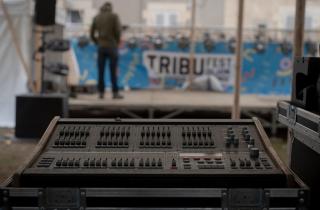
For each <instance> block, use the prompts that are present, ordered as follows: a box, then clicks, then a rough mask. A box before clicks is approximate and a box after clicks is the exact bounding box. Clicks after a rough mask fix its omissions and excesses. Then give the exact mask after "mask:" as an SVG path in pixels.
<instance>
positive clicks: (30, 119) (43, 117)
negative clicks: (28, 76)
mask: <svg viewBox="0 0 320 210" xmlns="http://www.w3.org/2000/svg"><path fill="white" fill-rule="evenodd" d="M55 116H60V117H68V98H67V96H66V95H60V94H52V95H51V94H50V95H49V94H42V95H36V94H34V95H33V94H32V95H31V94H30V95H19V96H17V97H16V129H15V135H16V137H18V138H40V137H41V136H42V135H43V133H44V131H45V130H46V128H47V127H48V125H49V123H50V121H51V120H52V118H53V117H55Z"/></svg>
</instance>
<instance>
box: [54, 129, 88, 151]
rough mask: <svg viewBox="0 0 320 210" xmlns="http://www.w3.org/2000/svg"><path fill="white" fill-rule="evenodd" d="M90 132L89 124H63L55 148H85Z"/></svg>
mask: <svg viewBox="0 0 320 210" xmlns="http://www.w3.org/2000/svg"><path fill="white" fill-rule="evenodd" d="M89 134H90V127H89V126H63V127H62V128H61V130H60V132H59V135H58V137H57V139H56V140H55V141H54V146H53V147H55V148H84V147H86V145H87V139H88V137H89Z"/></svg>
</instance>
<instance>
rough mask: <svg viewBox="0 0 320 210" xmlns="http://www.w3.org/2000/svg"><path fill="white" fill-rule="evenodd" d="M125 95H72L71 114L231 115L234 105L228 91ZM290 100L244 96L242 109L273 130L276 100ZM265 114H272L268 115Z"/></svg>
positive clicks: (132, 92)
mask: <svg viewBox="0 0 320 210" xmlns="http://www.w3.org/2000/svg"><path fill="white" fill-rule="evenodd" d="M122 94H123V95H124V99H123V100H112V98H111V94H110V93H106V95H105V98H104V99H103V100H101V99H98V95H97V94H90V95H86V94H79V95H78V96H77V98H70V100H69V105H70V106H69V109H70V112H71V113H81V112H87V113H88V112H91V113H96V114H97V113H99V112H100V113H102V112H109V113H119V114H120V113H121V114H122V116H123V115H125V116H126V117H131V118H144V117H148V118H179V116H181V115H183V114H184V113H191V112H202V113H210V112H220V113H225V114H226V115H230V113H231V110H232V106H233V95H232V94H226V93H212V92H200V91H178V90H136V91H125V92H122ZM288 99H289V97H288V96H260V95H242V96H241V98H240V105H241V112H242V115H244V116H245V117H253V116H257V115H258V117H259V118H260V119H261V120H262V121H263V123H264V125H265V126H266V127H269V126H270V128H271V129H272V130H273V132H272V133H274V132H276V128H277V125H276V105H277V101H279V100H288ZM159 113H161V114H159ZM266 115H269V116H267V117H265V116H266ZM262 116H264V117H263V118H262ZM80 117H81V116H80ZM264 118H265V119H264Z"/></svg>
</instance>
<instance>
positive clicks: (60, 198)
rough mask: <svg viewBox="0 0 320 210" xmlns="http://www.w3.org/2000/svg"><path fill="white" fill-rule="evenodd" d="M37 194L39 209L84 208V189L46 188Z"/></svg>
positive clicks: (74, 209)
mask: <svg viewBox="0 0 320 210" xmlns="http://www.w3.org/2000/svg"><path fill="white" fill-rule="evenodd" d="M38 194H39V200H38V202H39V207H40V208H39V209H40V210H62V209H63V210H65V209H69V210H78V209H81V210H84V209H85V206H86V196H85V191H81V190H80V189H76V188H46V189H41V190H39V192H38Z"/></svg>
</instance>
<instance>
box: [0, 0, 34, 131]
mask: <svg viewBox="0 0 320 210" xmlns="http://www.w3.org/2000/svg"><path fill="white" fill-rule="evenodd" d="M4 3H5V5H6V8H7V9H8V12H9V14H10V17H11V19H12V22H13V27H14V30H15V32H16V35H17V39H18V42H19V46H20V48H21V51H22V54H23V57H24V59H25V60H26V62H28V63H27V64H28V65H29V66H30V64H31V43H32V41H31V39H32V36H31V32H32V18H31V8H30V7H31V0H4ZM26 75H27V74H26V72H25V71H24V69H23V65H22V63H21V61H20V59H19V57H18V53H17V50H16V48H15V46H14V42H13V38H12V35H11V33H10V30H9V27H8V23H7V20H6V18H5V15H4V12H3V8H2V7H1V5H0V126H1V127H14V126H15V96H16V95H17V94H21V93H26V92H27V85H26V83H27V76H26Z"/></svg>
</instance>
